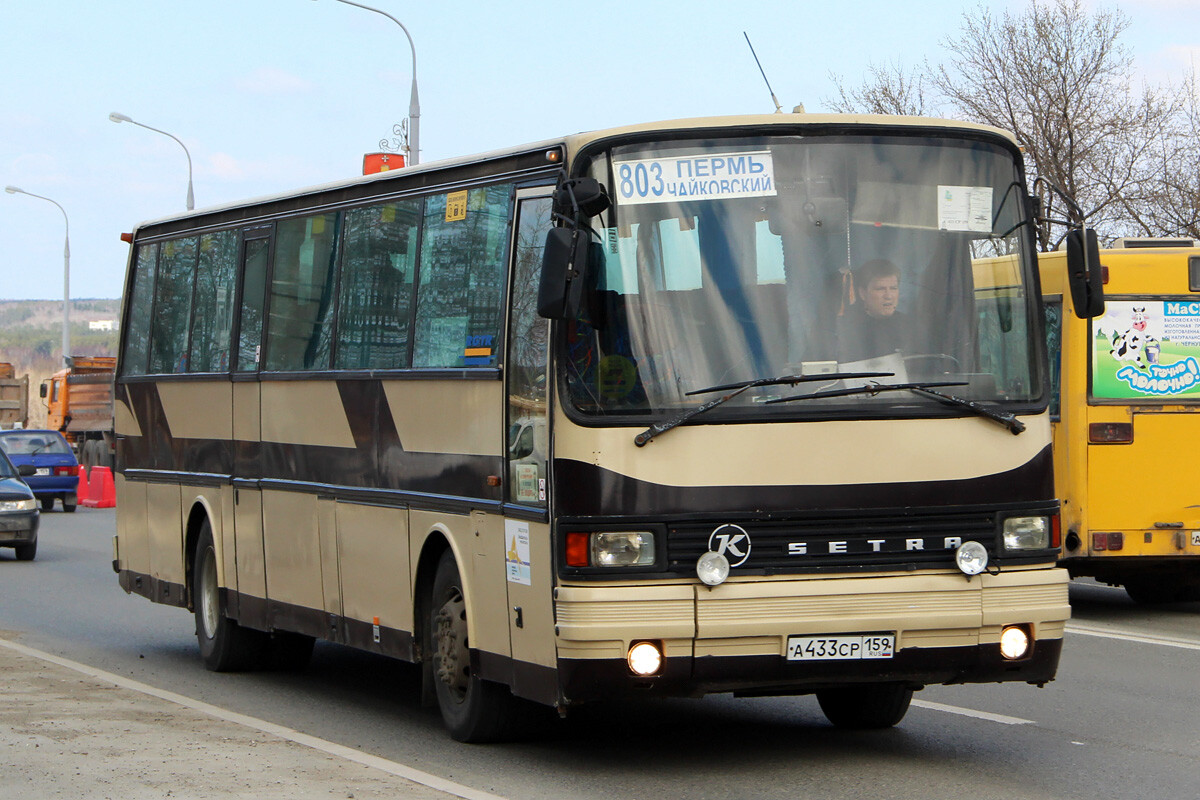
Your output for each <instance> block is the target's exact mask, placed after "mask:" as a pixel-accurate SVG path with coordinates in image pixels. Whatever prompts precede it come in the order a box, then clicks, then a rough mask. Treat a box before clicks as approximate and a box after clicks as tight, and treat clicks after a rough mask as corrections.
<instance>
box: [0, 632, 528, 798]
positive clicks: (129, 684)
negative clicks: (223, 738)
mask: <svg viewBox="0 0 1200 800" xmlns="http://www.w3.org/2000/svg"><path fill="white" fill-rule="evenodd" d="M0 646H3V647H7V648H8V649H9V650H14V651H16V652H18V653H22V654H23V655H27V656H31V657H33V658H38V659H41V660H42V661H48V662H50V663H51V664H57V665H59V666H60V667H66V668H67V669H71V670H74V671H76V672H79V673H82V674H84V675H87V676H89V677H92V678H96V679H98V680H102V681H105V682H107V683H112V684H115V685H117V686H119V687H121V688H123V689H131V690H133V691H135V692H140V693H142V694H145V695H149V696H151V697H157V698H158V699H160V700H166V701H168V702H170V703H175V704H176V705H180V706H183V707H184V708H190V709H192V710H193V711H199V712H200V713H201V714H207V715H208V716H210V717H215V718H217V719H220V720H224V721H226V722H232V723H234V724H235V725H241V726H243V727H246V728H251V729H253V730H256V731H260V732H262V733H267V734H270V735H272V736H278V737H280V738H282V739H287V740H288V741H291V742H295V743H296V744H300V745H304V746H305V747H311V748H312V749H314V750H319V751H321V752H322V753H326V754H328V755H331V756H335V757H337V758H342V759H345V760H346V761H353V762H354V763H356V764H362V765H364V766H368V767H373V768H375V769H378V770H381V771H383V772H386V773H388V774H390V775H396V776H398V777H401V778H404V779H406V780H410V781H412V782H413V783H419V784H421V785H422V786H428V787H429V788H431V789H437V790H438V791H440V792H445V793H446V794H451V795H454V796H455V797H462V798H464V800H504V798H503V797H502V796H501V795H496V794H490V793H489V792H484V791H480V790H478V789H472V788H471V787H470V786H464V785H462V784H460V783H455V782H454V781H450V780H446V779H445V778H440V777H438V776H437V775H432V774H430V773H428V772H422V771H421V770H419V769H414V768H413V767H409V766H406V765H404V764H400V763H397V762H395V761H389V760H388V759H386V758H381V757H380V756H373V755H371V754H369V753H362V752H359V751H358V750H354V749H352V748H349V747H346V746H345V745H340V744H336V743H334V742H330V741H327V740H325V739H319V738H317V737H316V736H310V735H308V734H307V733H301V732H300V731H297V730H293V729H292V728H287V727H284V726H283V725H276V724H275V723H273V722H267V721H266V720H262V719H258V718H257V717H251V716H247V715H246V714H238V713H237V712H234V711H229V710H227V709H224V708H221V707H219V706H214V705H211V704H209V703H205V702H202V701H200V700H194V699H192V698H191V697H186V696H184V695H181V694H176V693H175V692H168V691H166V690H165V689H159V688H157V687H154V686H150V685H149V684H145V683H140V682H138V681H135V680H130V679H129V678H124V677H122V676H120V675H115V674H113V673H111V672H105V671H104V670H102V669H96V668H95V667H90V666H88V665H87V664H81V663H79V662H78V661H71V660H70V659H66V658H61V657H59V656H56V655H52V654H50V653H45V652H42V651H41V650H35V649H33V648H32V647H26V646H25V645H22V644H17V643H16V642H11V641H8V640H6V639H0Z"/></svg>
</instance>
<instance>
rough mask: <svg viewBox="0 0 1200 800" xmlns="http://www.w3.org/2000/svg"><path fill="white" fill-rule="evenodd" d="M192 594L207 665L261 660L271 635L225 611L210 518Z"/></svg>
mask: <svg viewBox="0 0 1200 800" xmlns="http://www.w3.org/2000/svg"><path fill="white" fill-rule="evenodd" d="M192 598H193V606H194V607H195V612H196V640H197V641H198V642H199V643H200V656H201V658H203V659H204V666H206V667H208V668H209V669H210V670H212V671H213V672H229V671H233V670H241V669H249V668H250V667H252V666H254V665H255V664H257V663H258V662H259V661H261V659H262V657H263V655H264V654H265V651H266V648H267V645H268V643H269V638H268V637H267V635H266V634H265V633H262V632H260V631H256V630H251V629H250V628H243V627H241V626H240V625H238V624H237V622H235V621H234V620H231V619H230V618H229V617H228V616H226V614H225V604H224V603H223V602H222V600H221V590H220V586H218V584H217V552H216V549H215V548H214V547H213V537H212V526H211V525H209V523H208V520H205V521H204V527H203V528H201V530H200V537H199V539H198V540H197V541H196V551H195V558H194V559H193V560H192Z"/></svg>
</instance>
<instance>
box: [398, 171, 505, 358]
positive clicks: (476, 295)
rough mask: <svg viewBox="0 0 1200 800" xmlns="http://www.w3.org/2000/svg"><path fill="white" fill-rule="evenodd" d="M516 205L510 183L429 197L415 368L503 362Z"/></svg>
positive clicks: (419, 291) (419, 292)
mask: <svg viewBox="0 0 1200 800" xmlns="http://www.w3.org/2000/svg"><path fill="white" fill-rule="evenodd" d="M512 202H513V192H512V186H511V184H501V185H498V186H487V187H481V188H476V189H468V190H463V191H459V192H450V193H449V194H443V195H433V196H431V197H428V198H426V200H425V223H424V232H423V235H422V238H421V255H420V274H419V276H418V278H417V284H418V286H417V315H416V334H415V340H414V342H413V366H414V367H416V368H435V369H436V368H439V367H475V366H493V367H494V366H496V365H498V364H499V363H500V326H501V323H502V321H503V319H504V315H503V309H502V307H501V300H502V299H503V295H504V293H503V289H504V276H505V268H504V266H505V253H506V251H507V249H508V248H507V245H508V237H509V235H510V228H509V219H510V217H511V214H512Z"/></svg>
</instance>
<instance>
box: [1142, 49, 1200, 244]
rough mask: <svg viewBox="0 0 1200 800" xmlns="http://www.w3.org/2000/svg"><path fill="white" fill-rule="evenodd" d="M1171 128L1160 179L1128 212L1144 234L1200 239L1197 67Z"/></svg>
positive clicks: (1159, 163) (1158, 164) (1157, 158)
mask: <svg viewBox="0 0 1200 800" xmlns="http://www.w3.org/2000/svg"><path fill="white" fill-rule="evenodd" d="M1176 109H1177V110H1176V114H1175V116H1174V118H1173V124H1172V126H1171V129H1170V130H1169V131H1168V133H1167V134H1166V135H1164V136H1163V137H1162V138H1161V139H1160V140H1159V141H1157V142H1155V144H1154V150H1153V162H1154V167H1155V171H1154V175H1153V176H1152V179H1151V180H1150V181H1148V182H1147V183H1146V184H1145V185H1144V186H1143V191H1142V192H1140V193H1139V194H1137V195H1130V196H1128V197H1126V198H1125V201H1124V208H1125V212H1126V214H1127V216H1128V218H1129V220H1130V221H1131V223H1132V224H1133V225H1135V226H1137V228H1138V229H1139V231H1138V232H1139V233H1143V234H1146V235H1148V236H1180V237H1187V238H1191V239H1200V135H1197V131H1200V77H1198V76H1197V74H1196V69H1195V67H1193V68H1192V69H1191V70H1190V71H1189V72H1188V73H1187V74H1186V75H1185V76H1184V79H1183V81H1182V83H1181V84H1180V86H1179V87H1178V88H1177V104H1176Z"/></svg>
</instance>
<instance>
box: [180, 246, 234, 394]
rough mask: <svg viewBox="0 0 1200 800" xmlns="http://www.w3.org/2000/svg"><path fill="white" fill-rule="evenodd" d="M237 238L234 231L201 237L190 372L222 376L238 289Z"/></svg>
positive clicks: (225, 368)
mask: <svg viewBox="0 0 1200 800" xmlns="http://www.w3.org/2000/svg"><path fill="white" fill-rule="evenodd" d="M237 246H238V237H237V234H236V233H234V232H233V231H221V232H220V233H206V234H204V235H203V236H201V237H200V266H199V267H198V269H197V270H196V300H195V305H196V308H195V313H193V314H192V344H191V354H190V356H189V358H188V370H189V371H190V372H225V371H226V370H228V369H229V343H230V336H231V335H232V332H233V309H234V306H233V302H234V297H235V295H236V292H235V289H236V287H237Z"/></svg>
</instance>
